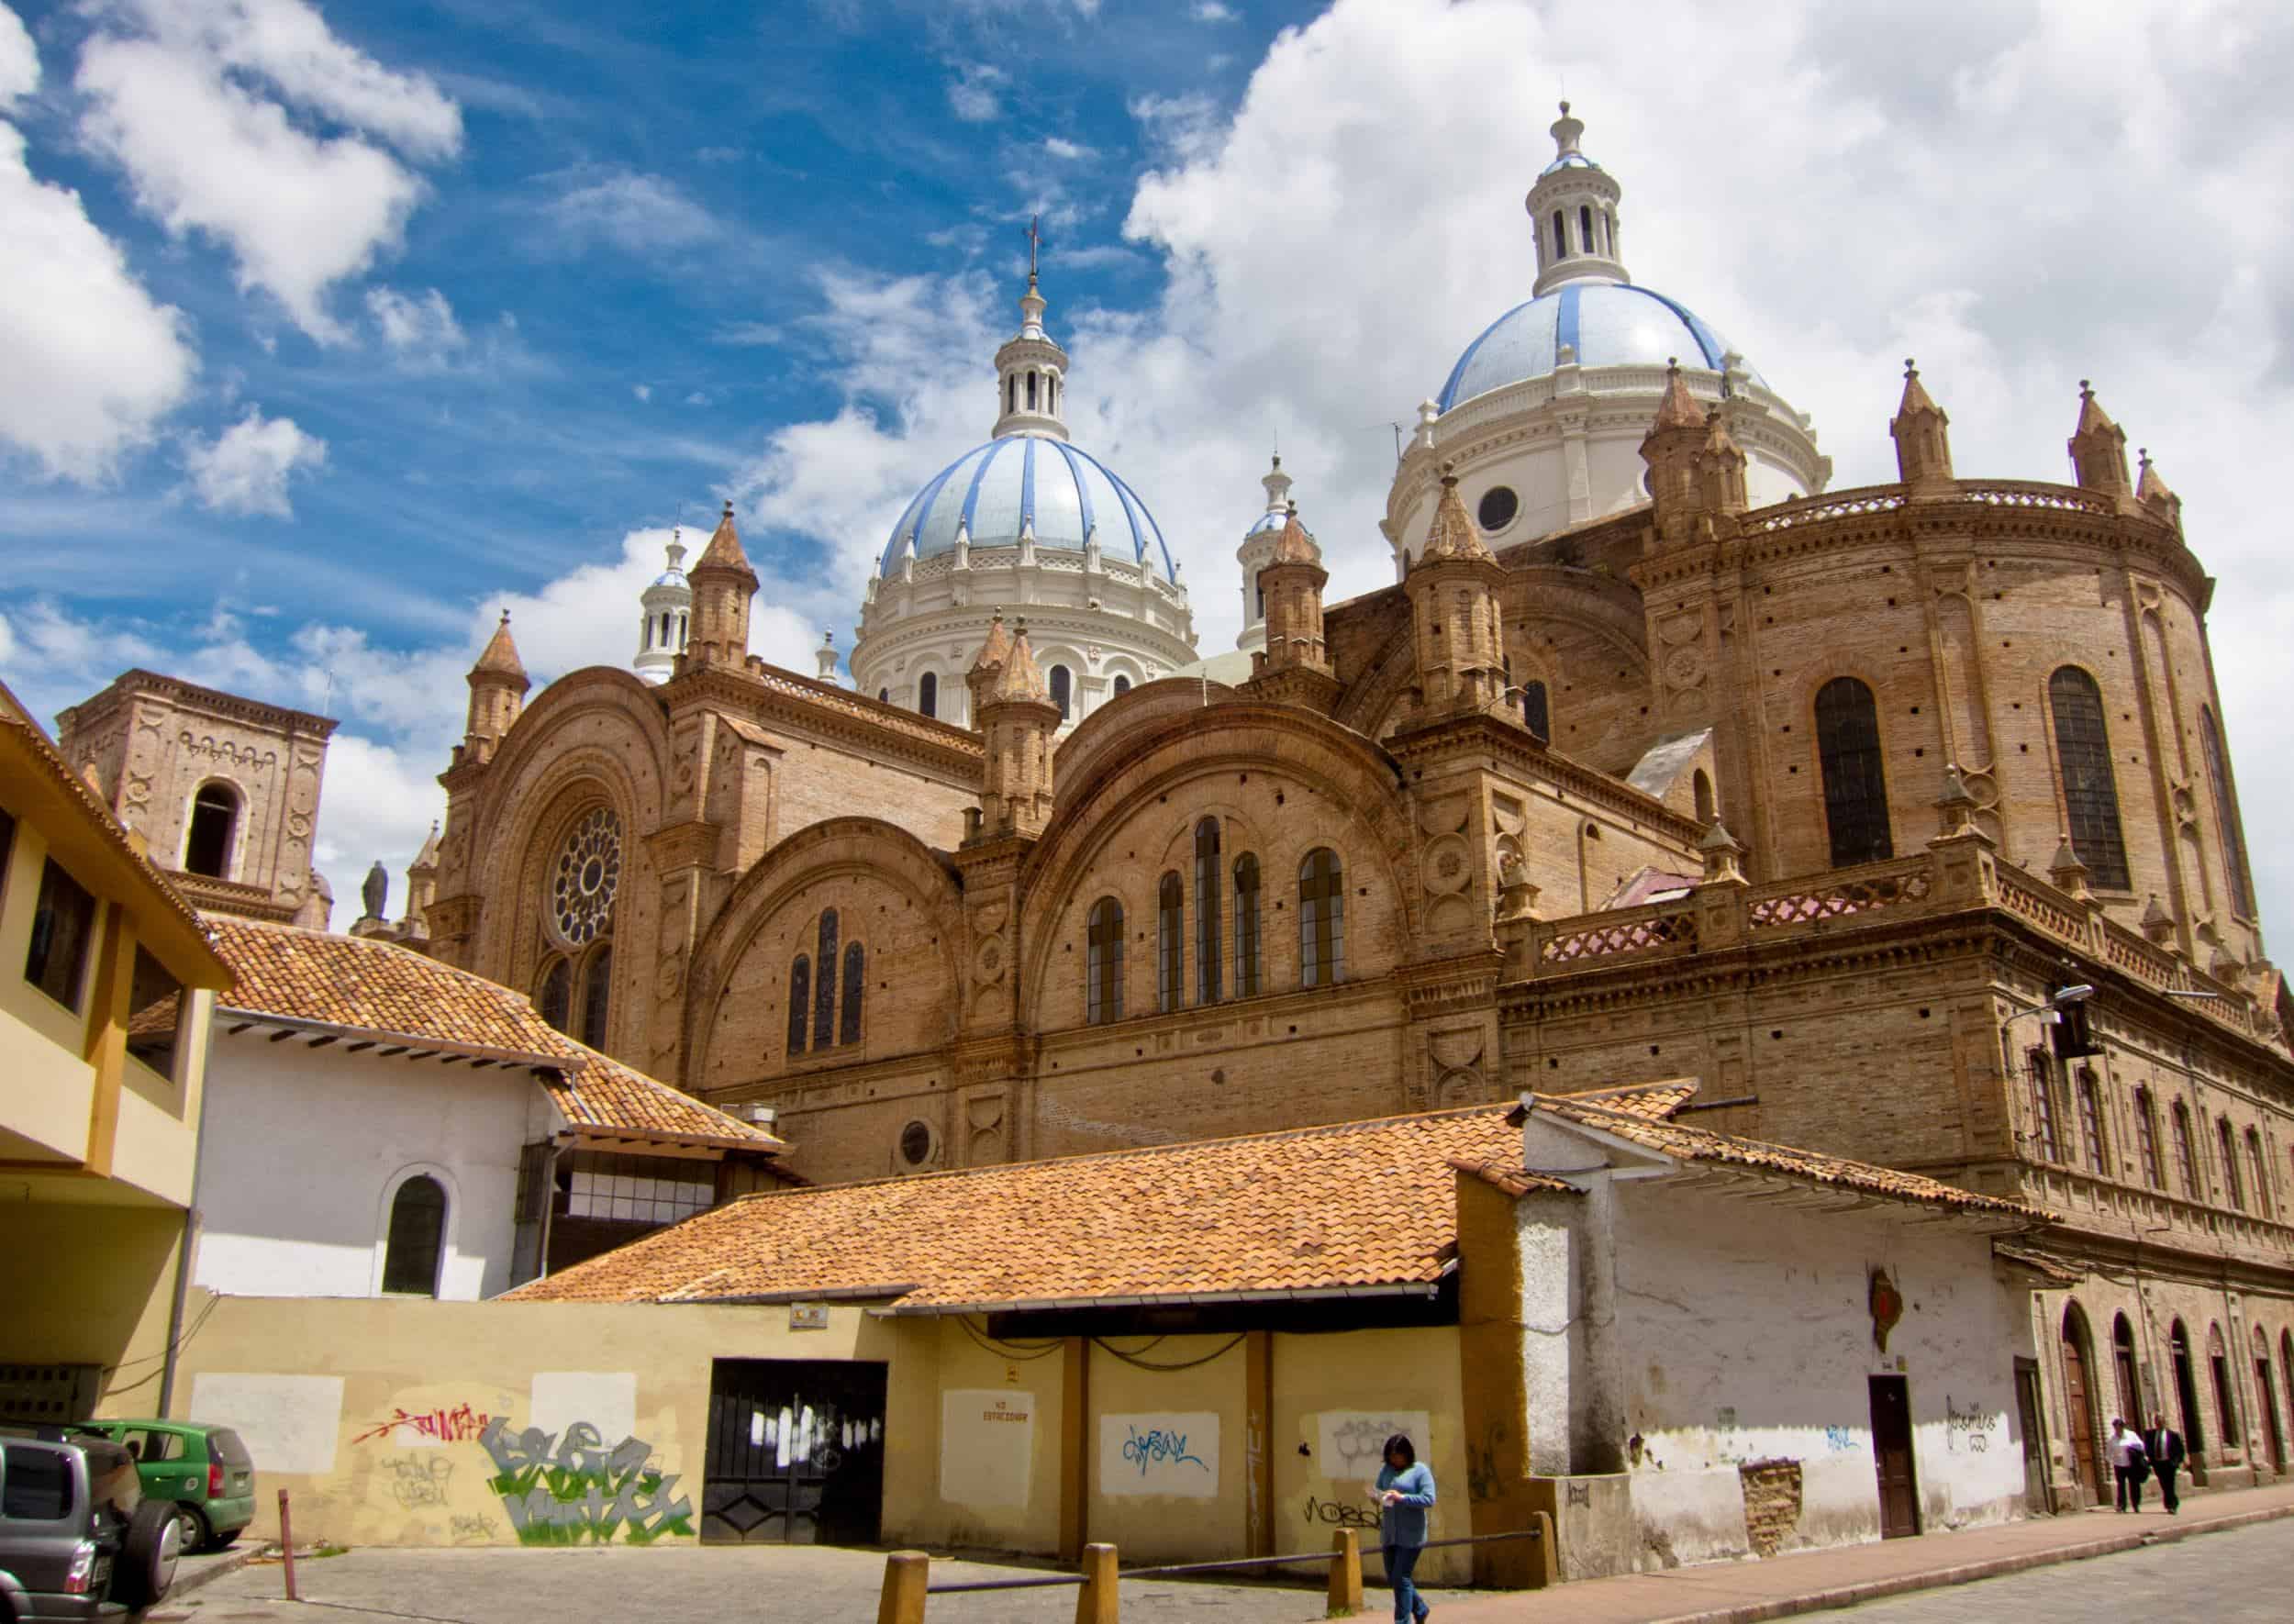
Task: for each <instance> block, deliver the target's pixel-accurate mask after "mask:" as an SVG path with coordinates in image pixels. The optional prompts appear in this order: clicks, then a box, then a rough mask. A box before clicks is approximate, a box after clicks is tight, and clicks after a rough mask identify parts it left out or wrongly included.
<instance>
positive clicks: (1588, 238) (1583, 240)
mask: <svg viewBox="0 0 2294 1624" xmlns="http://www.w3.org/2000/svg"><path fill="white" fill-rule="evenodd" d="M1577 242H1578V246H1580V247H1581V248H1583V249H1584V250H1585V251H1586V252H1587V253H1591V252H1593V251H1594V246H1595V245H1594V241H1593V209H1592V207H1591V206H1589V205H1586V204H1580V205H1578V206H1577Z"/></svg>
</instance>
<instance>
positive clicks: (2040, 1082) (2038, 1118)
mask: <svg viewBox="0 0 2294 1624" xmlns="http://www.w3.org/2000/svg"><path fill="white" fill-rule="evenodd" d="M2025 1058H2026V1059H2028V1060H2029V1062H2031V1073H2032V1140H2033V1141H2034V1148H2035V1149H2036V1150H2037V1151H2039V1154H2040V1155H2041V1156H2042V1157H2043V1158H2044V1159H2045V1160H2047V1161H2049V1162H2060V1161H2062V1160H2063V1136H2062V1135H2061V1134H2059V1133H2057V1132H2056V1131H2055V1064H2054V1062H2053V1061H2052V1060H2050V1059H2049V1057H2048V1054H2047V1051H2045V1050H2043V1049H2034V1050H2032V1051H2031V1052H2030V1054H2029V1055H2028V1056H2026V1057H2025Z"/></svg>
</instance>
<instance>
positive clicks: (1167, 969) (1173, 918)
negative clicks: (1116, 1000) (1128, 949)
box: [1155, 873, 1186, 1009]
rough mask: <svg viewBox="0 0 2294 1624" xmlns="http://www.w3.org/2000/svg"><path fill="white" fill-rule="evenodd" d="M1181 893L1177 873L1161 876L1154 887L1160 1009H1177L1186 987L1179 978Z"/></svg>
mask: <svg viewBox="0 0 2294 1624" xmlns="http://www.w3.org/2000/svg"><path fill="white" fill-rule="evenodd" d="M1182 895H1183V894H1182V890H1181V887H1180V884H1179V876H1178V875H1176V874H1175V873H1172V874H1165V875H1164V876H1163V882H1162V884H1159V885H1157V886H1156V887H1155V1007H1157V1008H1159V1009H1176V1008H1177V1007H1179V999H1180V996H1181V995H1182V994H1183V993H1184V991H1185V990H1186V984H1185V983H1184V982H1183V981H1182V980H1181V979H1180V977H1181V975H1182V973H1183V971H1182V966H1181V962H1180V961H1181V958H1182V956H1183V950H1184V938H1183V936H1182V934H1181V932H1182V931H1183V930H1184V929H1185V927H1184V926H1183V925H1182V924H1181V922H1180V914H1181V913H1182V912H1183V911H1184V906H1185V905H1184V903H1183V901H1182Z"/></svg>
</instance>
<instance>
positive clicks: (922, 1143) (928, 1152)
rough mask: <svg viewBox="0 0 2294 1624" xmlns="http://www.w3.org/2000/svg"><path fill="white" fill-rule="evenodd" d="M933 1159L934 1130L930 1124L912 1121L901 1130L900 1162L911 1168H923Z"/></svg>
mask: <svg viewBox="0 0 2294 1624" xmlns="http://www.w3.org/2000/svg"><path fill="white" fill-rule="evenodd" d="M931 1157H932V1130H931V1127H930V1124H929V1123H925V1122H918V1121H911V1122H909V1123H908V1126H907V1127H905V1128H903V1129H900V1160H901V1161H903V1162H907V1163H908V1165H909V1166H910V1167H921V1166H923V1165H924V1163H925V1162H929V1161H930V1160H931Z"/></svg>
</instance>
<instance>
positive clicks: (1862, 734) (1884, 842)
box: [1816, 676, 1896, 868]
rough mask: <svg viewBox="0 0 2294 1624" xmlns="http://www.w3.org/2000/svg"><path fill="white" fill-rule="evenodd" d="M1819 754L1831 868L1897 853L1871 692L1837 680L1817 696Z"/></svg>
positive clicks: (1852, 681)
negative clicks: (1890, 835)
mask: <svg viewBox="0 0 2294 1624" xmlns="http://www.w3.org/2000/svg"><path fill="white" fill-rule="evenodd" d="M1816 751H1817V756H1818V759H1819V762H1820V763H1821V768H1822V771H1823V774H1824V821H1825V824H1826V825H1827V827H1828V828H1829V829H1830V830H1831V833H1832V866H1833V867H1834V868H1847V867H1849V866H1851V865H1853V864H1854V863H1859V862H1886V861H1887V860H1888V858H1890V857H1893V856H1894V855H1895V854H1896V847H1895V842H1894V841H1893V840H1891V839H1890V838H1889V835H1888V773H1887V768H1886V766H1885V764H1884V763H1883V762H1882V760H1881V752H1880V717H1879V711H1878V708H1877V707H1876V706H1875V705H1874V704H1873V702H1872V690H1871V689H1870V688H1867V687H1865V685H1864V684H1862V683H1860V682H1858V681H1857V680H1856V679H1855V678H1854V677H1847V676H1843V677H1834V678H1832V681H1831V682H1829V683H1826V684H1824V685H1823V686H1822V687H1821V688H1820V689H1818V690H1817V692H1816Z"/></svg>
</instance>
